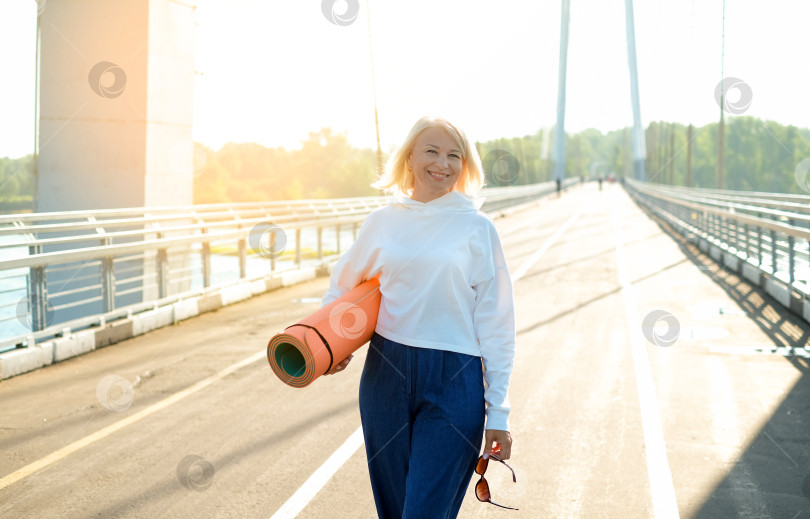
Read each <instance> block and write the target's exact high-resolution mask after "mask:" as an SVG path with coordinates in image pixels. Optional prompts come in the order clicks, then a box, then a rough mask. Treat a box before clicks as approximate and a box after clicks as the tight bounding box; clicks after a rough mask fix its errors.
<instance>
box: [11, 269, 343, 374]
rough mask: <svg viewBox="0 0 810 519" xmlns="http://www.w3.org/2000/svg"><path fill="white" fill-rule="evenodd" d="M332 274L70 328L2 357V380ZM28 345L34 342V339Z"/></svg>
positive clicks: (274, 278)
mask: <svg viewBox="0 0 810 519" xmlns="http://www.w3.org/2000/svg"><path fill="white" fill-rule="evenodd" d="M331 271H332V264H331V263H329V264H323V265H319V266H317V267H304V268H301V269H299V270H290V271H286V272H279V273H276V274H272V275H270V276H267V277H265V278H260V279H253V280H242V281H239V282H237V283H235V284H233V285H228V286H225V287H220V288H215V289H212V290H211V291H210V292H208V293H204V294H201V295H197V296H194V297H189V298H188V299H183V300H180V301H175V302H173V303H170V304H167V305H166V306H162V307H155V308H154V309H152V310H147V311H144V312H141V313H138V314H130V315H128V316H127V317H126V318H123V319H118V320H115V321H112V322H109V323H107V322H105V321H104V319H101V325H100V326H96V327H93V328H90V329H87V330H81V331H78V332H75V333H72V332H71V330H70V329H65V331H64V332H63V337H59V338H56V339H54V340H52V341H48V342H44V343H41V344H36V345H34V346H29V347H26V348H19V349H16V350H13V351H10V352H6V353H3V354H0V380H3V379H7V378H11V377H13V376H16V375H20V374H22V373H26V372H28V371H33V370H35V369H39V368H41V367H43V366H47V365H49V364H52V363H54V362H60V361H63V360H66V359H69V358H72V357H76V356H78V355H82V354H85V353H88V352H91V351H93V350H95V349H98V348H103V347H106V346H110V345H112V344H115V343H118V342H121V341H124V340H126V339H130V338H132V337H136V336H138V335H142V334H144V333H147V332H150V331H152V330H156V329H158V328H162V327H163V326H168V325H171V324H176V323H177V322H179V321H182V320H185V319H189V318H191V317H195V316H197V315H200V314H202V313H205V312H211V311H214V310H217V309H219V308H222V307H223V306H226V305H230V304H233V303H237V302H239V301H244V300H245V299H248V298H250V297H253V296H256V295H259V294H263V293H265V292H270V291H273V290H277V289H279V288H282V287H287V286H291V285H295V284H298V283H302V282H304V281H309V280H312V279H315V278H316V277H318V276H328V275H329V274H330V273H331ZM28 342H29V344H30V343H33V342H34V341H33V337H32V338H31V340H29V341H28Z"/></svg>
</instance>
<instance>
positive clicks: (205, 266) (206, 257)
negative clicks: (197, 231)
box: [201, 229, 211, 288]
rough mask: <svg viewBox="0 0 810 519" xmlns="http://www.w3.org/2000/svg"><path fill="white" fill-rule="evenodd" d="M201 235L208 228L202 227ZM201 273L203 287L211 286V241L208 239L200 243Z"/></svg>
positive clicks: (206, 231)
mask: <svg viewBox="0 0 810 519" xmlns="http://www.w3.org/2000/svg"><path fill="white" fill-rule="evenodd" d="M202 233H203V235H205V234H207V233H208V229H202ZM201 254H202V258H201V259H202V275H203V287H204V288H208V287H210V286H211V242H210V241H208V240H205V239H204V241H203V243H202V253H201Z"/></svg>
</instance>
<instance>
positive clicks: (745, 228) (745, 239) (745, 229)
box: [742, 223, 751, 260]
mask: <svg viewBox="0 0 810 519" xmlns="http://www.w3.org/2000/svg"><path fill="white" fill-rule="evenodd" d="M742 228H743V246H744V247H745V259H746V260H747V259H748V258H749V257H751V254H749V250H748V247H749V245H748V224H747V223H744V224H742Z"/></svg>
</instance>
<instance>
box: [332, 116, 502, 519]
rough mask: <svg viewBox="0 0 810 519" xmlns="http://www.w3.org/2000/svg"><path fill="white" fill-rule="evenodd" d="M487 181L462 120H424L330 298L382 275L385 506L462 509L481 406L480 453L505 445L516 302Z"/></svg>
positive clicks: (364, 391)
mask: <svg viewBox="0 0 810 519" xmlns="http://www.w3.org/2000/svg"><path fill="white" fill-rule="evenodd" d="M483 183H484V173H483V171H482V168H481V161H480V159H479V157H478V153H477V151H476V149H475V147H473V146H472V145H471V143H470V141H469V140H468V139H467V137H466V135H465V134H464V133H463V132H462V131H461V130H460V129H458V128H457V127H455V126H453V125H452V124H451V123H450V122H448V121H446V120H444V119H439V118H431V117H424V118H422V119H420V120H419V121H417V123H416V124H415V125H414V127H413V128H412V129H411V131H410V133H409V134H408V137H407V139H406V140H405V142H404V144H403V145H402V147H401V148H400V149H399V150H398V151H397V152H396V153H395V154H394V155H393V156H392V157H391V160H390V161H389V163H388V166H387V168H386V172H385V174H384V175H383V176H382V178H380V179H379V180H378V181H377V182H376V183H375V184H374V186H375V187H377V188H380V189H392V190H393V191H394V200H393V203H392V204H391V205H388V206H386V207H383V208H381V209H378V210H376V211H374V212H372V213H371V214H370V215H369V216H368V217H367V218H366V220H365V222H364V223H363V226H362V227H361V229H360V232H359V233H358V236H357V240H356V241H355V243H354V244H353V245H352V247H351V248H350V249H349V250H348V251H347V252H346V254H344V255H343V256H342V257H341V258H340V260H339V261H338V262H337V264H336V265H335V267H334V269H333V271H332V277H331V284H330V287H329V291H328V292H327V293H326V295H325V296H324V299H323V304H324V305H326V304H328V303H330V302H331V301H334V300H335V299H337V298H338V297H340V296H341V295H342V294H344V293H345V292H347V291H349V290H350V289H352V288H353V287H355V286H356V285H358V284H359V283H360V282H362V281H364V280H367V279H371V278H373V277H375V276H377V275H379V276H380V292H381V294H382V302H381V304H380V313H379V316H378V318H377V327H376V331H375V334H374V336H373V338H372V340H371V343H370V346H369V351H368V356H367V358H366V363H365V366H364V368H363V374H362V376H361V379H360V417H361V421H362V425H363V436H364V437H365V444H366V454H367V458H368V467H369V475H370V478H371V487H372V490H373V492H374V501H375V504H376V506H377V513H378V515H379V516H380V517H381V518H386V519H387V518H400V517H407V518H410V519H412V518H417V517H425V518H430V519H436V518H454V517H456V516H457V515H458V510H459V508H460V507H461V502H462V501H463V499H464V495H465V493H466V490H467V487H468V485H469V481H470V477H471V476H472V474H473V470H474V467H475V463H476V460H477V457H478V451H479V446H480V445H481V440H482V436H483V434H484V418H485V415H486V437H485V443H484V453H485V454H490V453H492V452H495V453H498V451H500V457H501V458H503V459H509V457H510V451H511V447H512V438H511V436H510V434H509V432H508V426H507V418H508V415H509V403H508V400H507V395H506V392H507V387H508V385H509V377H510V375H511V372H512V360H513V357H514V348H515V314H514V302H513V296H512V284H511V278H510V276H509V271H508V269H507V266H506V260H505V258H504V254H503V249H502V247H501V243H500V239H499V237H498V233H497V231H496V229H495V226H494V225H493V223H492V221H491V220H490V219H489V217H487V216H486V215H485V214H484V213H482V212H480V211H479V210H478V209H479V208H480V206H481V203H482V200H479V199H474V198H472V197H473V195H475V194H476V193H477V191H478V190H479V189H480V188H481V187H482V186H483ZM350 360H351V358H349V359H346V360H345V361H343V362H341V363H340V364H338V365H337V366H335V367H333V368H332V370H330V372H329V374H333V373H337V372H339V371H342V370H343V369H345V368H346V366H347V365H348V363H349V361H350ZM482 361H483V368H484V369H483V376H482ZM484 381H486V384H487V386H486V390H485V388H484Z"/></svg>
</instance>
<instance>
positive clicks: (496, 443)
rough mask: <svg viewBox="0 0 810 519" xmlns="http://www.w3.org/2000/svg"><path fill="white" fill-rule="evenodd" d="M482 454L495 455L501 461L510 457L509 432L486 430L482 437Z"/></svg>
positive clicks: (510, 440) (510, 436)
mask: <svg viewBox="0 0 810 519" xmlns="http://www.w3.org/2000/svg"><path fill="white" fill-rule="evenodd" d="M484 454H495V455H496V456H498V457H499V458H501V459H502V460H508V459H509V457H510V456H511V455H512V435H511V434H509V431H499V430H497V429H487V430H486V433H485V435H484Z"/></svg>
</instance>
